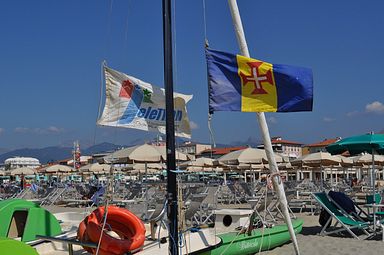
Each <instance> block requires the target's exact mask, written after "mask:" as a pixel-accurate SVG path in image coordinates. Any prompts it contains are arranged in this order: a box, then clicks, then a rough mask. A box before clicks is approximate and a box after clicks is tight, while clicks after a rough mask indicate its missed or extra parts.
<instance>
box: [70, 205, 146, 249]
mask: <svg viewBox="0 0 384 255" xmlns="http://www.w3.org/2000/svg"><path fill="white" fill-rule="evenodd" d="M103 216H104V207H99V208H97V209H96V210H94V211H93V212H92V213H91V214H90V215H89V216H87V217H86V218H85V219H84V220H83V221H82V222H81V223H80V225H79V228H78V231H77V238H78V239H79V240H80V241H83V242H93V243H98V242H99V238H100V235H101V229H102V226H103ZM108 230H112V231H114V232H115V233H116V234H118V235H119V237H120V239H119V238H115V237H112V236H110V235H108V234H106V233H105V232H104V235H103V237H102V239H101V244H100V249H99V254H100V255H104V254H105V255H107V254H109V255H120V254H125V253H128V252H130V251H133V250H137V249H139V248H140V247H141V246H143V245H144V240H145V227H144V224H143V223H142V222H141V220H140V219H139V218H138V217H137V216H136V215H134V214H133V213H131V212H130V211H128V210H127V209H124V208H120V207H116V206H109V207H108V215H107V222H106V226H105V231H108ZM84 249H85V250H86V251H88V252H90V253H93V254H95V253H96V249H92V248H89V247H84Z"/></svg>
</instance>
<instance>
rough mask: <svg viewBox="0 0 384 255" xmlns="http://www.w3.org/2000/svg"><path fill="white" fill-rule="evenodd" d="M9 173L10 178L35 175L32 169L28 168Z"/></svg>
mask: <svg viewBox="0 0 384 255" xmlns="http://www.w3.org/2000/svg"><path fill="white" fill-rule="evenodd" d="M9 173H10V175H12V176H14V175H34V174H36V172H35V170H33V169H32V168H29V167H20V168H16V169H13V170H11V171H10V172H9Z"/></svg>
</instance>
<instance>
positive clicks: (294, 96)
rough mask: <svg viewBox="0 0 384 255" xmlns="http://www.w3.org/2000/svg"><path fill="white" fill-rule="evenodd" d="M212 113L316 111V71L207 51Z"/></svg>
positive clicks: (210, 108)
mask: <svg viewBox="0 0 384 255" xmlns="http://www.w3.org/2000/svg"><path fill="white" fill-rule="evenodd" d="M206 57H207V65H208V79H209V110H210V112H214V111H242V112H299V111H312V105H313V77H312V70H311V69H308V68H303V67H294V66H288V65H275V64H270V63H267V62H264V61H260V60H256V59H252V58H247V57H244V56H240V55H233V54H230V53H225V52H220V51H216V50H212V49H206Z"/></svg>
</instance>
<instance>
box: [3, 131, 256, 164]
mask: <svg viewBox="0 0 384 255" xmlns="http://www.w3.org/2000/svg"><path fill="white" fill-rule="evenodd" d="M176 139H177V142H178V143H180V144H181V143H182V142H183V141H184V140H183V139H179V138H176ZM163 140H164V141H165V138H164V139H163ZM142 143H144V142H143V141H142V140H140V139H137V140H135V141H132V142H131V144H129V145H116V144H113V143H107V142H104V143H100V144H96V145H93V146H90V147H88V148H83V147H81V144H80V149H81V155H92V154H95V153H101V152H112V151H115V150H118V149H121V148H123V147H130V146H134V145H138V144H142ZM259 144H260V141H259V140H257V139H255V138H254V137H249V138H248V139H247V140H246V141H237V142H232V143H231V144H217V146H216V147H232V146H244V145H249V146H252V147H256V146H257V145H259ZM72 150H73V148H72V147H69V146H51V147H46V148H40V149H32V148H24V149H17V150H12V151H6V150H5V149H4V150H3V151H1V149H0V164H1V163H4V161H5V160H6V159H7V158H11V157H33V158H37V159H38V160H39V161H40V163H42V164H45V163H48V162H54V161H58V160H63V159H70V158H72Z"/></svg>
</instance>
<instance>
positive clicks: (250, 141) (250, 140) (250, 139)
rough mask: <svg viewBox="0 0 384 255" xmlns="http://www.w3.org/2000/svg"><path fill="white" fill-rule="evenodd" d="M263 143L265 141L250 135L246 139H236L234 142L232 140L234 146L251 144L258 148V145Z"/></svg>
mask: <svg viewBox="0 0 384 255" xmlns="http://www.w3.org/2000/svg"><path fill="white" fill-rule="evenodd" d="M262 143H263V141H262V140H260V139H257V138H255V137H252V136H250V137H248V139H247V140H246V141H234V142H231V145H232V146H250V147H253V148H256V147H257V146H258V145H260V144H262Z"/></svg>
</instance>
